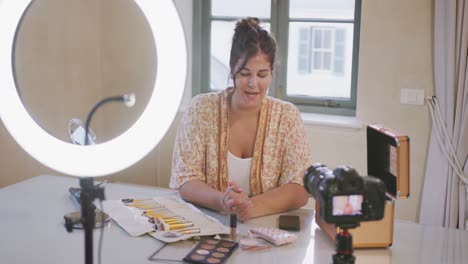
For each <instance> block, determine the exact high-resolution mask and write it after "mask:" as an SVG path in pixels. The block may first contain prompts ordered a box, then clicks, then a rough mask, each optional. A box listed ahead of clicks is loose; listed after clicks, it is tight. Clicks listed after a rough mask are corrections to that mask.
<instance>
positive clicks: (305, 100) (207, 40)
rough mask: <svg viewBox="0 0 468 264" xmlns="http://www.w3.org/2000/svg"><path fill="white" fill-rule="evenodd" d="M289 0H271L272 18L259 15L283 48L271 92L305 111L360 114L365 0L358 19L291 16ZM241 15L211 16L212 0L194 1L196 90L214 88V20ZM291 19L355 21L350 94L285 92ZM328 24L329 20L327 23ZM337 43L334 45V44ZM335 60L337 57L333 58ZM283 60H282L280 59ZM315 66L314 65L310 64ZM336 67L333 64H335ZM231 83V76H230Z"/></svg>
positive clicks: (356, 11)
mask: <svg viewBox="0 0 468 264" xmlns="http://www.w3.org/2000/svg"><path fill="white" fill-rule="evenodd" d="M289 2H290V1H289V0H271V15H270V18H268V19H267V18H262V17H259V18H260V19H261V20H262V21H263V22H268V23H270V27H271V32H272V34H273V35H274V36H275V38H276V41H277V43H278V46H279V49H278V54H277V58H278V59H277V62H276V64H275V70H274V73H273V79H272V82H271V84H270V89H269V91H268V94H269V95H270V96H273V97H277V98H280V99H282V100H285V101H289V102H291V103H293V104H295V105H296V106H297V107H298V108H299V110H300V111H301V112H307V113H319V114H332V115H342V116H355V115H356V101H357V81H358V60H359V42H360V24H361V7H362V0H355V7H354V19H340V20H337V19H310V18H309V19H302V18H301V19H296V18H293V19H290V18H289ZM238 19H240V17H215V18H214V19H213V17H212V16H211V1H210V0H194V2H193V28H192V29H193V32H194V33H195V32H200V34H193V52H192V56H193V67H192V94H193V95H196V94H200V93H207V92H211V91H212V90H211V89H210V48H211V47H210V45H211V28H210V27H211V21H212V20H221V21H232V20H238ZM289 22H314V23H352V24H353V49H352V62H351V68H352V71H351V87H350V98H349V99H343V98H331V97H330V98H328V97H320V98H317V97H315V98H314V97H309V96H288V95H287V93H285V87H286V83H287V52H288V37H289ZM324 26H326V24H325V25H324ZM332 46H334V45H332ZM332 61H333V58H332ZM278 62H279V63H278ZM310 67H311V68H310V69H311V70H313V69H312V68H313V67H312V65H311V66H310ZM332 71H333V66H332ZM226 84H227V80H226Z"/></svg>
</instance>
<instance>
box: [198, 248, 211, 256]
mask: <svg viewBox="0 0 468 264" xmlns="http://www.w3.org/2000/svg"><path fill="white" fill-rule="evenodd" d="M197 253H198V254H200V255H208V254H210V252H209V251H208V250H205V249H199V250H197Z"/></svg>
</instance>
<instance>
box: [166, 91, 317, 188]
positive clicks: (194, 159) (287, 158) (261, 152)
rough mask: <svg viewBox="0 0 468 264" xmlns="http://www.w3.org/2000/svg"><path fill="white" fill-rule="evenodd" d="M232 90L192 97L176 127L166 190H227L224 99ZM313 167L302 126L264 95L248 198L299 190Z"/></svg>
mask: <svg viewBox="0 0 468 264" xmlns="http://www.w3.org/2000/svg"><path fill="white" fill-rule="evenodd" d="M232 91H233V89H232V88H228V89H226V90H223V91H221V92H217V93H208V94H201V95H198V96H196V97H194V98H193V100H192V102H191V105H190V107H189V108H188V109H187V112H186V113H185V115H184V117H183V119H182V121H181V125H180V127H179V130H178V133H177V137H176V141H175V145H174V156H173V160H172V171H171V174H172V175H171V182H170V187H171V188H174V189H178V188H179V187H180V186H182V185H183V184H184V183H186V182H188V181H190V180H194V179H197V180H200V181H202V182H205V183H206V184H208V185H209V186H211V187H212V188H214V189H217V190H219V191H224V190H225V189H226V188H227V185H228V170H227V153H228V149H227V146H228V144H227V142H228V134H229V133H228V123H229V122H228V98H229V94H230V93H232ZM310 165H311V162H310V153H309V147H308V143H307V139H306V135H305V130H304V124H303V122H302V119H301V116H300V113H299V110H298V109H297V107H296V106H294V105H293V104H291V103H288V102H284V101H281V100H278V99H276V98H272V97H269V96H265V98H264V99H263V102H262V108H261V111H260V118H259V124H258V128H257V135H256V139H255V146H254V153H253V157H252V165H251V169H250V179H249V183H250V191H251V193H250V195H251V196H254V195H257V194H261V193H263V192H266V191H268V190H270V189H273V188H275V187H278V186H280V185H283V184H286V183H297V184H300V185H302V184H303V183H302V178H303V176H304V172H305V170H306V169H307V168H308V166H310Z"/></svg>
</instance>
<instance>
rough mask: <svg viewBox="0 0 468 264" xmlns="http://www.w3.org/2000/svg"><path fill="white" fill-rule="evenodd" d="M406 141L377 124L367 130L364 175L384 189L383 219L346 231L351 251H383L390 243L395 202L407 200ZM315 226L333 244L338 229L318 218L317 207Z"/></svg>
mask: <svg viewBox="0 0 468 264" xmlns="http://www.w3.org/2000/svg"><path fill="white" fill-rule="evenodd" d="M409 148H410V146H409V138H408V136H405V135H400V134H398V133H395V132H393V131H391V130H389V129H386V128H384V127H383V126H381V125H379V124H371V125H368V126H367V173H368V175H369V176H374V177H377V178H379V179H380V180H382V181H383V182H384V183H385V186H386V187H387V193H386V195H387V201H386V203H385V212H384V218H383V219H382V220H379V221H369V222H361V225H360V226H359V227H357V228H354V229H350V230H349V231H350V233H351V234H352V235H353V247H354V248H386V247H389V246H391V245H392V243H393V220H394V210H395V201H396V199H398V198H407V197H408V196H409ZM315 207H316V208H315V209H316V210H315V222H316V223H317V225H318V226H320V228H321V229H322V230H324V231H325V233H326V234H327V236H328V237H329V238H330V239H331V240H333V241H335V236H336V234H337V233H339V231H340V230H339V228H337V227H336V226H335V225H333V224H328V223H326V222H325V221H323V220H322V218H321V217H320V204H319V203H318V202H316V204H315Z"/></svg>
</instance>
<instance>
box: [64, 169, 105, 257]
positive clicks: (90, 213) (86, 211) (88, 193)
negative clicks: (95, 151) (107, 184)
mask: <svg viewBox="0 0 468 264" xmlns="http://www.w3.org/2000/svg"><path fill="white" fill-rule="evenodd" d="M93 182H94V180H93V178H91V177H89V178H81V179H80V187H81V194H80V198H81V202H80V204H81V219H77V220H75V221H78V222H80V223H81V224H82V225H83V229H84V231H85V263H86V264H92V263H93V228H94V225H95V218H96V212H95V208H96V207H95V206H94V204H93V200H94V199H96V198H98V199H101V200H103V199H104V189H103V188H101V187H100V186H99V185H94V184H93ZM74 224H76V223H75V222H74V221H73V220H72V219H70V218H68V217H66V216H65V228H66V229H67V231H68V232H71V231H72V230H73V225H74Z"/></svg>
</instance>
